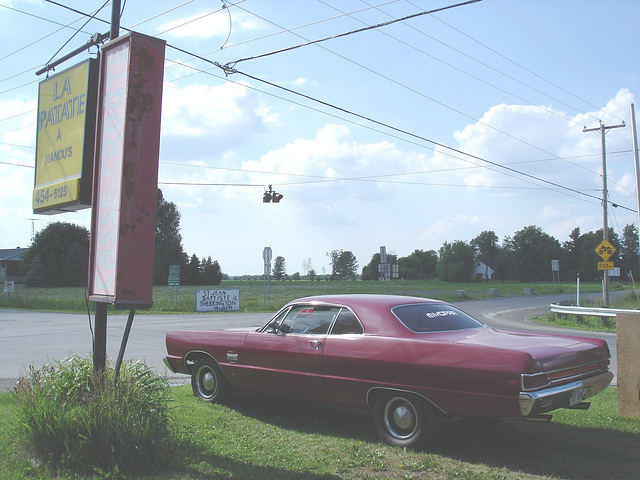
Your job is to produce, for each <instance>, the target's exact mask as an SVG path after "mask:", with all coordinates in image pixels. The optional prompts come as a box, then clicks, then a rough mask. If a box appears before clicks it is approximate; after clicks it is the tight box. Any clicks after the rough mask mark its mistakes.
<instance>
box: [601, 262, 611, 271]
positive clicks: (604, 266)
mask: <svg viewBox="0 0 640 480" xmlns="http://www.w3.org/2000/svg"><path fill="white" fill-rule="evenodd" d="M598 270H613V262H598Z"/></svg>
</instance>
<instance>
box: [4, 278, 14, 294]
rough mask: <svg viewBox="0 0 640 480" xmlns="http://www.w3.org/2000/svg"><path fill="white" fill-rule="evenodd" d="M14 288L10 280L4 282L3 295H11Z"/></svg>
mask: <svg viewBox="0 0 640 480" xmlns="http://www.w3.org/2000/svg"><path fill="white" fill-rule="evenodd" d="M14 288H15V287H14V283H13V282H12V281H11V280H9V281H7V282H4V293H13V291H14Z"/></svg>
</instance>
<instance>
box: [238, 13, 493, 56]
mask: <svg viewBox="0 0 640 480" xmlns="http://www.w3.org/2000/svg"><path fill="white" fill-rule="evenodd" d="M481 1H482V0H468V1H466V2H462V3H457V4H455V5H448V6H446V7H441V8H435V9H433V10H428V11H423V12H419V13H414V14H412V15H407V16H406V17H402V18H395V19H393V20H389V21H388V22H383V23H378V24H376V25H369V26H367V27H363V28H358V29H356V30H351V31H349V32H344V33H340V34H338V35H331V36H330V37H326V38H321V39H319V40H312V41H310V42H306V43H302V44H300V45H294V46H292V47H287V48H282V49H280V50H275V51H273V52H268V53H263V54H261V55H254V56H252V57H246V58H241V59H239V60H236V61H234V62H231V63H230V64H227V65H226V67H227V68H233V67H235V65H236V64H238V63H240V62H246V61H247V60H255V59H257V58H263V57H268V56H270V55H275V54H277V53H283V52H288V51H291V50H295V49H297V48H302V47H307V46H309V45H314V44H318V43H321V42H326V41H328V40H334V39H336V38H341V37H346V36H348V35H354V34H356V33H362V32H366V31H367V30H374V29H376V28H381V27H386V26H388V25H393V24H394V23H398V22H405V21H407V20H410V19H412V18H417V17H421V16H423V15H431V14H433V13H437V12H442V11H445V10H449V9H451V8H456V7H462V6H466V5H471V4H473V3H478V2H481Z"/></svg>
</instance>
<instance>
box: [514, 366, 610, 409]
mask: <svg viewBox="0 0 640 480" xmlns="http://www.w3.org/2000/svg"><path fill="white" fill-rule="evenodd" d="M612 379H613V373H611V372H609V371H607V372H603V373H599V374H598V375H594V376H592V377H587V378H583V379H581V380H577V381H575V382H571V383H568V384H566V385H558V386H556V387H549V388H543V389H541V390H537V391H535V392H532V391H528V392H520V394H519V401H520V413H521V414H522V416H523V417H529V416H537V415H540V414H543V413H546V412H550V411H551V410H555V409H557V408H571V407H574V406H576V405H579V404H580V403H581V402H582V401H583V400H585V399H587V398H589V397H592V396H594V395H596V394H597V393H600V392H601V391H603V390H604V389H605V388H607V387H608V386H609V384H610V383H611V380H612Z"/></svg>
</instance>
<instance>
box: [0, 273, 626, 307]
mask: <svg viewBox="0 0 640 480" xmlns="http://www.w3.org/2000/svg"><path fill="white" fill-rule="evenodd" d="M616 285H617V287H616ZM525 288H528V289H531V288H532V289H533V290H534V293H535V295H551V294H557V293H566V294H575V291H576V286H575V285H574V284H569V283H560V284H558V283H555V284H554V283H551V282H549V283H519V282H491V283H450V282H440V281H437V280H429V281H419V280H404V281H402V280H398V281H397V282H393V281H392V282H389V283H386V284H383V283H381V282H378V281H315V282H310V281H307V280H298V281H289V280H285V281H279V282H276V281H274V280H272V281H271V282H269V285H268V294H267V292H266V286H265V283H264V282H263V281H259V280H226V281H223V282H222V284H221V285H217V286H204V285H203V286H180V287H164V286H161V287H155V288H154V293H153V302H154V303H153V308H152V309H151V310H150V312H151V313H192V312H195V304H196V301H195V292H196V290H203V289H239V290H240V309H241V311H243V312H271V311H275V310H277V309H278V308H280V307H281V306H282V305H284V304H285V303H287V302H288V301H290V300H293V299H295V298H299V297H303V296H307V295H321V294H335V293H391V294H397V295H414V296H419V297H428V298H435V299H438V300H444V301H448V302H453V301H456V302H459V301H464V300H477V299H482V298H487V297H488V295H489V293H488V292H489V289H497V291H498V294H499V295H500V296H514V295H523V292H524V289H525ZM612 289H617V290H621V289H623V286H622V284H614V285H613V287H612ZM461 290H464V292H465V296H464V297H460V292H459V291H461ZM599 291H601V285H600V283H599V282H595V283H584V282H583V283H582V284H581V285H580V292H581V294H582V293H590V292H599ZM85 296H86V290H85V289H84V288H80V287H67V288H41V287H38V288H36V287H26V286H23V285H16V292H15V293H12V294H7V293H2V292H0V308H22V309H29V310H47V311H59V312H86V311H87V309H90V310H93V304H92V303H91V302H89V303H88V304H87V302H86V301H85ZM140 313H143V311H141V312H140Z"/></svg>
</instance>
